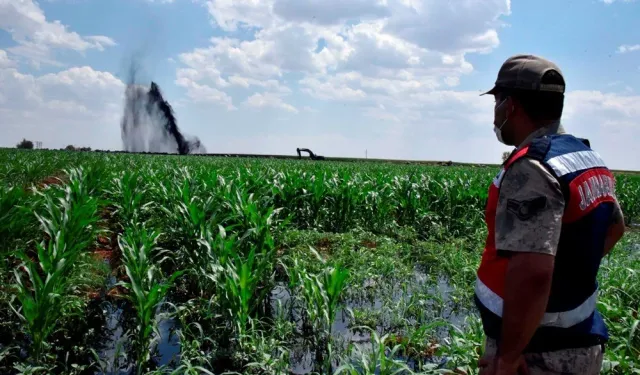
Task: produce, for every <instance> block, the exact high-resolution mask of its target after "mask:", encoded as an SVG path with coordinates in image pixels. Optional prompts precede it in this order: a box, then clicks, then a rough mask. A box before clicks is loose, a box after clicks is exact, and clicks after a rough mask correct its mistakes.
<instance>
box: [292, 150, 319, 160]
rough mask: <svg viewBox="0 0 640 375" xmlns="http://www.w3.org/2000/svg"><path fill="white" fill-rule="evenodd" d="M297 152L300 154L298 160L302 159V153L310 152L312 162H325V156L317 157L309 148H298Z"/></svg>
mask: <svg viewBox="0 0 640 375" xmlns="http://www.w3.org/2000/svg"><path fill="white" fill-rule="evenodd" d="M296 151H297V152H298V159H302V152H308V153H309V157H310V158H311V160H324V156H321V155H316V154H314V153H313V151H311V150H309V149H308V148H297V149H296Z"/></svg>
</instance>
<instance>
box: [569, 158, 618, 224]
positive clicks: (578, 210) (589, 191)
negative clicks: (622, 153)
mask: <svg viewBox="0 0 640 375" xmlns="http://www.w3.org/2000/svg"><path fill="white" fill-rule="evenodd" d="M569 190H570V197H571V199H570V200H569V202H568V205H567V207H566V208H565V215H564V217H563V218H562V221H563V222H565V223H571V222H574V221H577V220H580V219H581V218H582V217H584V216H585V215H587V214H588V213H589V212H591V211H592V210H593V209H594V208H596V207H598V205H599V204H600V203H603V202H615V201H616V198H615V177H613V174H612V173H611V172H610V171H609V170H608V169H607V168H596V169H590V170H588V171H586V172H584V173H582V174H580V175H579V176H578V177H576V178H574V179H573V180H572V181H571V183H570V184H569Z"/></svg>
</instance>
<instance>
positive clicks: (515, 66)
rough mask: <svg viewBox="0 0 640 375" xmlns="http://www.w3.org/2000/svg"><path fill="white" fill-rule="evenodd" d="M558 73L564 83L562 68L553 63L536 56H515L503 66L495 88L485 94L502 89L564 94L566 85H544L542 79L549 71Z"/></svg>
mask: <svg viewBox="0 0 640 375" xmlns="http://www.w3.org/2000/svg"><path fill="white" fill-rule="evenodd" d="M552 70H553V71H556V72H557V73H558V74H559V75H560V76H561V77H562V81H563V82H564V76H563V75H562V71H560V68H559V67H558V66H557V65H556V64H554V63H552V62H551V61H549V60H547V59H545V58H542V57H540V56H534V55H515V56H511V57H509V58H508V59H507V61H505V62H504V64H502V67H501V68H500V71H499V72H498V78H497V79H496V83H495V86H494V87H493V88H492V89H491V90H489V91H487V92H485V93H484V94H481V96H482V95H486V94H492V95H493V94H495V93H496V92H498V91H500V89H521V90H534V91H549V92H559V93H564V90H565V85H557V84H543V83H542V82H541V80H542V77H543V76H544V75H545V73H547V72H549V71H552Z"/></svg>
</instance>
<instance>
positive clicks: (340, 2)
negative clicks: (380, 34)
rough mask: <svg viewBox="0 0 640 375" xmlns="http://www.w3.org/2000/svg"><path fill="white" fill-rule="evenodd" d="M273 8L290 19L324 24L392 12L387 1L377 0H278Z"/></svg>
mask: <svg viewBox="0 0 640 375" xmlns="http://www.w3.org/2000/svg"><path fill="white" fill-rule="evenodd" d="M273 10H274V12H275V13H276V14H277V15H278V16H280V17H282V18H284V19H286V20H289V21H298V22H309V23H317V24H323V25H331V24H338V23H341V22H344V21H345V20H349V19H361V18H363V17H365V18H366V17H374V18H381V17H387V16H389V15H390V14H391V13H390V9H389V8H388V7H387V6H386V1H376V0H349V1H344V0H307V1H300V0H276V1H275V4H274V7H273Z"/></svg>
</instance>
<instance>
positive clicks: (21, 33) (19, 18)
mask: <svg viewBox="0 0 640 375" xmlns="http://www.w3.org/2000/svg"><path fill="white" fill-rule="evenodd" d="M0 29H4V30H6V31H7V32H9V33H10V34H11V37H12V38H13V40H14V41H15V42H16V43H17V46H14V47H10V48H8V49H7V50H8V51H9V52H11V53H13V54H15V55H17V56H21V57H23V58H26V59H27V60H29V61H31V62H32V63H34V64H35V65H36V66H37V65H38V64H40V63H45V64H58V63H57V62H56V61H55V59H54V58H52V57H51V50H52V49H68V50H75V51H78V52H83V51H86V50H88V49H97V50H99V51H103V50H104V49H105V48H106V47H111V46H114V45H116V43H115V41H114V40H113V39H111V38H109V37H106V36H101V35H95V36H85V37H83V36H81V35H79V34H78V33H76V32H73V31H69V30H68V28H67V26H66V25H63V24H62V23H61V22H60V21H48V20H47V19H46V17H45V14H44V12H43V11H42V9H41V8H40V7H39V6H38V4H37V3H35V2H34V1H33V0H0Z"/></svg>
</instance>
